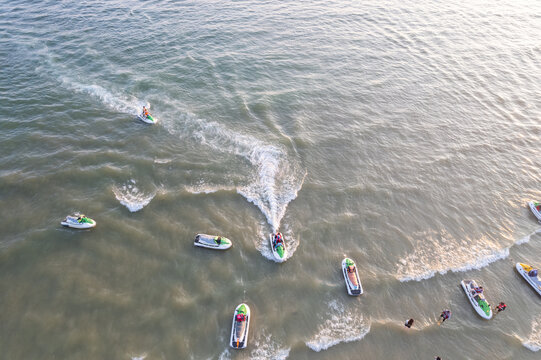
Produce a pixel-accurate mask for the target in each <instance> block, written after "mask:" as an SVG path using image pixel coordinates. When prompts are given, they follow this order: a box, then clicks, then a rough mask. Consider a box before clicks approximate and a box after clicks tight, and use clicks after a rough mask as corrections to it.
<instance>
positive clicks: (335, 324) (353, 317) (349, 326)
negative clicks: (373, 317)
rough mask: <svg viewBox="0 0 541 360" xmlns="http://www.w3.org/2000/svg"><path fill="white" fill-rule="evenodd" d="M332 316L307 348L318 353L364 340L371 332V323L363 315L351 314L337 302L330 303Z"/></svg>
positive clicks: (322, 325)
mask: <svg viewBox="0 0 541 360" xmlns="http://www.w3.org/2000/svg"><path fill="white" fill-rule="evenodd" d="M329 309H330V313H332V316H331V317H330V318H329V319H327V320H326V321H325V322H324V323H323V324H321V325H320V326H319V327H318V332H317V334H315V335H314V336H313V337H312V339H310V340H309V341H306V346H308V347H309V348H310V349H312V350H313V351H316V352H320V351H322V350H327V349H328V348H330V347H332V346H335V345H337V344H340V343H348V342H352V341H359V340H361V339H363V338H364V337H365V336H366V335H367V334H368V333H369V332H370V323H369V322H367V321H366V320H365V319H364V318H363V316H362V315H360V314H358V313H356V312H350V311H347V310H346V309H345V307H344V306H342V305H339V304H338V303H337V302H336V300H333V301H331V302H330V303H329Z"/></svg>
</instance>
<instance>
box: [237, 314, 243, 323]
mask: <svg viewBox="0 0 541 360" xmlns="http://www.w3.org/2000/svg"><path fill="white" fill-rule="evenodd" d="M237 321H238V322H241V321H244V314H237Z"/></svg>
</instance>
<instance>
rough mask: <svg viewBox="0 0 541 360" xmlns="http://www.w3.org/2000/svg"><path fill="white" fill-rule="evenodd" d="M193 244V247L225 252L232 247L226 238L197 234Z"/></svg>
mask: <svg viewBox="0 0 541 360" xmlns="http://www.w3.org/2000/svg"><path fill="white" fill-rule="evenodd" d="M193 244H194V245H195V246H199V247H204V248H207V249H216V250H227V249H229V248H230V247H231V245H233V243H232V242H231V240H229V239H228V238H225V237H223V236H215V235H207V234H197V235H196V236H195V240H194V241H193Z"/></svg>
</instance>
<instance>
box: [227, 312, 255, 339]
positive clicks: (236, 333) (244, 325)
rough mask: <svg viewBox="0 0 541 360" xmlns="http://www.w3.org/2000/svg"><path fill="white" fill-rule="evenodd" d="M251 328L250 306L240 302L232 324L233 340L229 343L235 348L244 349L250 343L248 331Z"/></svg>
mask: <svg viewBox="0 0 541 360" xmlns="http://www.w3.org/2000/svg"><path fill="white" fill-rule="evenodd" d="M249 330H250V307H248V305H246V304H240V305H239V306H237V308H236V309H235V313H234V314H233V324H232V325H231V341H230V342H229V345H230V346H231V347H232V348H234V349H244V348H245V347H246V345H247V343H248V331H249Z"/></svg>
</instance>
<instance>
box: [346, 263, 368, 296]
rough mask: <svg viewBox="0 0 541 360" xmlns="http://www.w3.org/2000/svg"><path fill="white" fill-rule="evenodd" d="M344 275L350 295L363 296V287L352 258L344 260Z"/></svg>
mask: <svg viewBox="0 0 541 360" xmlns="http://www.w3.org/2000/svg"><path fill="white" fill-rule="evenodd" d="M342 273H343V274H344V281H345V282H346V288H347V290H348V294H349V295H352V296H358V295H361V294H362V293H363V287H362V285H361V279H360V278H359V272H358V271H357V266H356V265H355V261H353V260H351V259H350V258H345V259H344V260H342Z"/></svg>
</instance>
